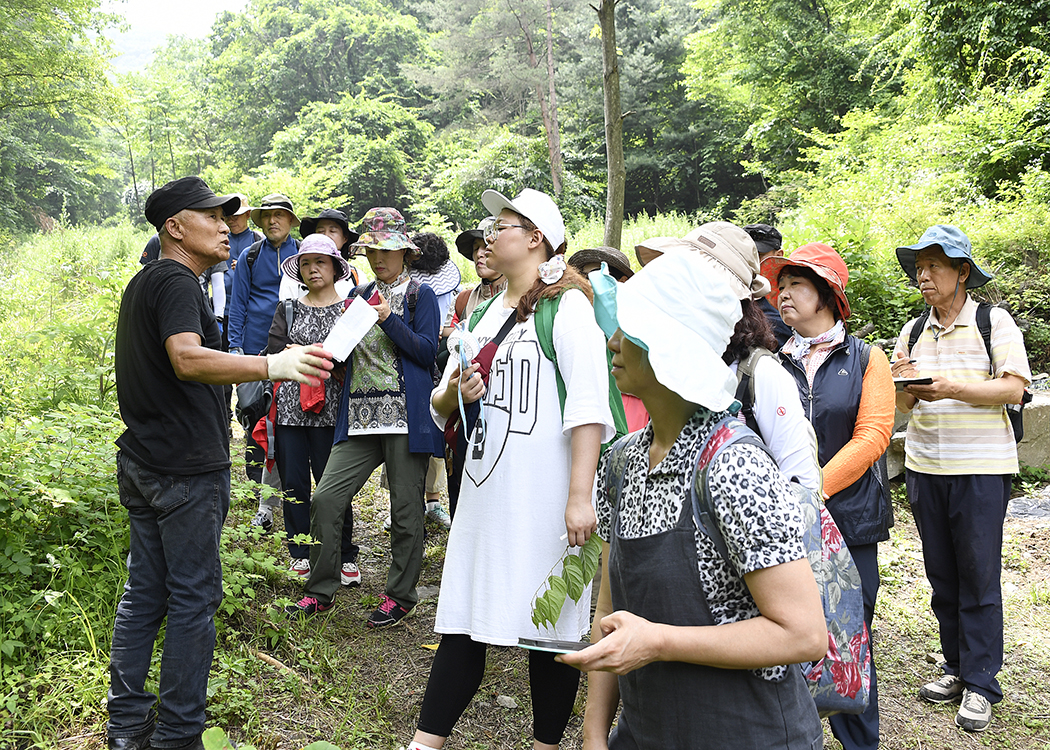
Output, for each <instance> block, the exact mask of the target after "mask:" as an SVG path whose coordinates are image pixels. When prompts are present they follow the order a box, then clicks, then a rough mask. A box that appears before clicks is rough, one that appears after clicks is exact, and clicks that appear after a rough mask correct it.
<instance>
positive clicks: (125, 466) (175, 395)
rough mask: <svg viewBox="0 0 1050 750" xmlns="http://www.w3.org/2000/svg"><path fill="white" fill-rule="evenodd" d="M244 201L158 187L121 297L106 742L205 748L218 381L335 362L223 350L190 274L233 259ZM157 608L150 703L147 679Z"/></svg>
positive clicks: (285, 376)
mask: <svg viewBox="0 0 1050 750" xmlns="http://www.w3.org/2000/svg"><path fill="white" fill-rule="evenodd" d="M239 203H240V199H239V198H237V197H235V196H217V195H215V193H213V192H212V191H211V189H210V188H209V187H208V186H207V185H206V184H205V183H204V181H203V180H201V179H200V178H199V177H184V178H182V179H180V180H175V181H173V182H169V183H168V184H167V185H164V186H163V187H161V188H159V189H157V190H156V191H154V192H153V194H152V195H150V197H149V199H148V200H147V201H146V210H145V214H146V218H147V219H148V220H149V222H150V223H151V224H153V225H154V226H155V227H156V228H157V233H158V238H159V241H160V245H161V251H160V257H159V259H158V260H157V261H155V262H152V263H149V264H148V265H146V266H145V267H144V268H143V269H142V270H141V271H139V273H138V274H136V275H135V276H134V277H132V279H131V281H130V282H128V286H127V288H126V289H125V290H124V296H123V298H122V300H121V303H120V315H119V317H118V320H117V337H116V355H115V364H116V378H117V399H118V401H119V403H120V413H121V417H122V418H123V420H124V424H125V426H126V428H127V429H126V430H125V431H124V433H123V434H122V435H121V436H120V437H119V438H118V439H117V447H118V448H119V451H118V452H117V482H118V485H119V490H120V502H121V504H122V505H123V506H124V507H125V508H126V509H127V511H128V521H129V524H130V527H131V537H130V552H129V554H128V560H127V564H128V582H127V584H126V585H125V587H124V595H123V596H122V597H121V600H120V604H119V605H118V606H117V616H116V620H115V621H114V624H113V645H112V649H111V652H110V679H111V682H110V690H109V724H108V727H107V730H108V746H109V748H110V750H142V749H144V748H148V747H164V748H194V749H196V748H202V747H203V745H202V743H201V732H203V731H204V705H205V698H206V691H207V685H208V671H209V669H210V668H211V660H212V653H213V651H214V648H215V623H214V619H213V618H214V616H215V611H216V610H217V609H218V606H219V602H220V601H221V599H222V567H221V564H220V561H219V539H220V535H221V530H222V525H223V522H224V521H225V519H226V513H227V511H228V510H229V504H230V443H229V437H228V432H227V427H228V425H229V420H228V419H227V418H226V416H225V414H226V412H225V408H224V405H223V400H222V385H224V384H228V383H243V382H247V381H251V380H266V379H270V380H298V381H300V382H304V383H311V382H312V383H317V382H319V381H317V380H316V378H322V379H323V378H327V377H328V375H329V374H328V370H329V369H331V363H330V362H329V361H328V360H329V359H330V355H329V354H328V353H327V352H325V351H324V350H323V349H321V348H320V347H317V346H309V347H301V348H296V349H287V350H285V351H283V352H281V353H279V354H271V355H269V356H266V357H261V356H260V357H243V356H235V355H232V354H226V353H223V352H221V351H219V346H220V336H219V327H218V324H217V323H216V321H215V315H214V312H213V311H212V310H211V309H210V308H209V307H208V305H207V303H206V301H205V300H204V297H203V296H202V295H201V292H200V287H199V286H198V284H197V277H198V276H199V275H200V274H201V272H203V271H204V270H205V269H206V268H208V267H209V266H212V265H214V264H215V263H218V262H219V261H221V260H225V259H226V258H228V257H229V247H230V245H229V240H228V238H227V236H228V234H229V228H228V227H227V226H226V223H225V221H224V220H223V214H224V212H230V211H235V210H237V206H238V204H239ZM165 616H166V617H167V620H168V626H167V630H166V635H165V638H164V653H163V656H162V658H161V668H160V690H159V697H160V702H159V704H158V702H157V698H158V696H157V695H154V694H153V693H150V692H147V691H146V687H145V686H146V678H147V676H148V673H149V668H150V661H151V658H152V654H153V645H154V641H155V640H156V637H157V632H158V630H159V628H160V626H161V623H162V622H163V621H164V618H165ZM151 742H152V743H154V744H152V745H151Z"/></svg>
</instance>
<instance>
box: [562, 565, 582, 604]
mask: <svg viewBox="0 0 1050 750" xmlns="http://www.w3.org/2000/svg"><path fill="white" fill-rule="evenodd" d="M562 570H563V571H564V572H563V573H562V577H563V578H564V579H565V582H566V593H567V594H568V596H569V597H571V598H572V600H573V601H574V602H578V601H580V597H581V596H583V590H584V589H585V588H586V587H587V580H588V579H585V578H584V577H583V563H582V561H581V560H580V558H579V556H578V555H568V556H567V557H566V558H565V562H564V563H563V564H562Z"/></svg>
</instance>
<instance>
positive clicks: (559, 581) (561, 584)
mask: <svg viewBox="0 0 1050 750" xmlns="http://www.w3.org/2000/svg"><path fill="white" fill-rule="evenodd" d="M547 585H548V586H549V587H550V590H549V591H548V592H547V594H545V596H547V595H550V596H554V597H557V598H558V599H559V600H560V602H563V601H565V597H566V595H568V593H569V590H568V586H567V585H566V583H565V579H564V578H562V577H561V576H551V577H550V578H548V579H547ZM560 608H561V605H560V603H559V609H560Z"/></svg>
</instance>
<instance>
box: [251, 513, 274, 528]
mask: <svg viewBox="0 0 1050 750" xmlns="http://www.w3.org/2000/svg"><path fill="white" fill-rule="evenodd" d="M251 523H252V526H258V527H259V528H261V529H262V530H263V533H264V534H269V533H270V532H271V531H273V511H271V510H263V509H262V508H260V509H259V510H258V511H257V512H256V514H255V515H254V516H252V522H251Z"/></svg>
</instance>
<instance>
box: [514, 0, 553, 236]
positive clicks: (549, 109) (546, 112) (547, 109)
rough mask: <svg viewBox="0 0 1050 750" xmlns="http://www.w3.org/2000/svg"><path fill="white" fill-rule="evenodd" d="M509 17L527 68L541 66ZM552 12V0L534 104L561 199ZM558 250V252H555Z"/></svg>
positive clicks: (528, 39) (527, 38) (522, 25)
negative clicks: (543, 69) (542, 81)
mask: <svg viewBox="0 0 1050 750" xmlns="http://www.w3.org/2000/svg"><path fill="white" fill-rule="evenodd" d="M511 13H513V14H514V18H515V20H516V21H517V23H518V28H520V29H521V33H522V35H523V36H524V38H525V46H526V47H527V48H528V52H529V58H528V65H529V67H530V68H533V69H535V68H538V67H539V66H540V58H539V55H537V54H536V47H535V45H533V43H532V32H531V31H530V29H529V27H528V25H527V24H526V23H525V22H524V20H523V19H522V17H521V15H520V14H519V13H518V12H517V11H516V10H515V9H514V8H513V6H512V7H511ZM553 15H554V14H553V11H552V9H551V0H547V84H548V86H547V91H544V89H543V86H541V85H537V86H536V89H535V91H536V101H537V102H539V105H540V117H541V118H542V119H543V131H544V132H545V133H546V134H547V153H548V155H549V159H550V164H551V184H552V185H553V186H554V194H555V195H561V178H562V160H561V135H560V134H559V132H558V104H557V99H555V98H554V30H553V25H554V24H553V20H554V18H553ZM555 249H557V248H555Z"/></svg>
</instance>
